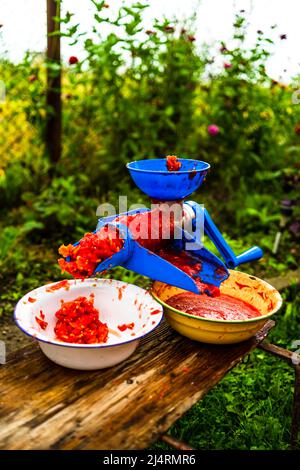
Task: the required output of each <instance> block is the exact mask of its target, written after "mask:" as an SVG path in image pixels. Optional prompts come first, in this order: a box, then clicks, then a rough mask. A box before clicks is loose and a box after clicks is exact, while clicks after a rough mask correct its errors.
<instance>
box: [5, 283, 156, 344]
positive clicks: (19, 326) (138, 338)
mask: <svg viewBox="0 0 300 470" xmlns="http://www.w3.org/2000/svg"><path fill="white" fill-rule="evenodd" d="M63 280H67V281H68V282H69V284H70V285H72V284H74V285H76V281H77V283H78V281H79V282H80V283H81V285H84V284H85V283H88V284H90V283H93V284H95V283H99V284H100V285H101V284H109V285H112V284H114V283H118V284H121V285H122V286H125V285H126V286H134V287H136V288H137V289H140V290H141V291H143V292H148V294H149V296H150V297H151V298H152V300H154V301H155V302H156V304H157V310H160V319H159V321H158V323H156V324H155V325H151V327H150V328H149V330H147V332H143V334H141V335H138V336H135V337H133V338H132V339H129V340H126V341H119V342H118V343H115V344H105V343H93V344H78V343H64V342H63V341H56V340H49V339H44V338H43V337H40V336H38V335H33V334H31V333H29V332H28V331H27V330H25V329H24V327H23V326H21V324H20V323H21V322H20V321H19V320H18V319H17V316H16V312H17V309H18V306H19V305H21V302H23V301H24V300H25V298H28V296H29V297H30V296H31V295H34V294H37V293H38V292H39V291H41V290H43V289H45V288H46V287H47V288H49V287H51V286H53V285H55V284H58V283H59V282H62V281H56V282H52V283H49V284H44V285H43V286H40V287H37V288H36V289H33V290H32V291H30V292H27V293H26V294H25V295H24V296H23V297H22V298H21V299H20V300H19V301H18V303H17V304H16V306H15V308H14V315H13V318H14V321H15V323H16V325H17V326H18V328H19V329H20V330H21V331H23V333H25V334H26V335H27V336H29V337H31V338H34V339H35V340H36V341H38V342H42V343H46V344H51V345H53V346H60V347H65V348H77V349H99V348H114V347H117V346H122V345H124V344H128V343H132V342H133V341H137V340H140V339H142V338H144V336H146V335H148V334H149V333H151V332H152V331H154V330H155V329H156V328H157V327H158V326H159V325H160V323H161V322H162V319H163V307H162V305H161V304H160V303H159V302H158V301H157V300H156V299H154V298H153V296H152V295H151V293H150V292H149V291H147V290H146V289H143V288H142V287H139V286H137V285H135V284H130V283H129V282H124V281H119V280H117V279H101V278H100V279H99V278H87V279H84V281H82V280H81V279H63Z"/></svg>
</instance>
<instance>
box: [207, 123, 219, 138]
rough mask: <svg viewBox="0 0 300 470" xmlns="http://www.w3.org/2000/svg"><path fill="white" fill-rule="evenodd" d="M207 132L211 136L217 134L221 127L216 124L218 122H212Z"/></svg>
mask: <svg viewBox="0 0 300 470" xmlns="http://www.w3.org/2000/svg"><path fill="white" fill-rule="evenodd" d="M207 132H208V133H209V134H210V135H211V136H213V137H214V136H215V135H217V134H219V132H220V129H219V127H218V126H217V125H216V124H210V125H209V126H207Z"/></svg>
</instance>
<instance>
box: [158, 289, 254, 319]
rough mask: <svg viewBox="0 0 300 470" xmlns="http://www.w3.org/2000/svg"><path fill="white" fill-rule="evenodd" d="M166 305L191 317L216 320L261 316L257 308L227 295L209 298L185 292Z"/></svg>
mask: <svg viewBox="0 0 300 470" xmlns="http://www.w3.org/2000/svg"><path fill="white" fill-rule="evenodd" d="M166 303H167V304H168V305H170V306H171V307H173V308H176V309H177V310H180V311H181V312H185V313H187V314H189V315H196V316H197V317H202V318H210V319H215V320H229V321H230V320H240V321H243V320H249V319H251V318H256V317H260V316H261V314H260V312H259V311H258V310H257V308H255V307H253V306H252V305H250V304H248V303H247V302H244V301H243V300H241V299H238V298H236V297H232V296H230V295H225V294H220V295H219V296H218V297H209V296H207V295H205V294H203V295H201V296H200V295H197V294H193V293H192V292H184V293H181V294H177V295H174V296H172V297H170V298H169V299H168V300H167V302H166Z"/></svg>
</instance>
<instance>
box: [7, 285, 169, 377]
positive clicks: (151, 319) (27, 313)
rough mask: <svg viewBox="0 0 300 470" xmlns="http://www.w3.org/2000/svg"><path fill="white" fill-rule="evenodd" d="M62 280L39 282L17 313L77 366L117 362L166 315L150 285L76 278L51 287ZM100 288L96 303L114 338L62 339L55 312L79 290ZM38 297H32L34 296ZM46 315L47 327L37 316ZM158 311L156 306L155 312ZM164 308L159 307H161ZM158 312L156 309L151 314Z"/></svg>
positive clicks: (56, 354)
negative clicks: (93, 341)
mask: <svg viewBox="0 0 300 470" xmlns="http://www.w3.org/2000/svg"><path fill="white" fill-rule="evenodd" d="M55 284H57V283H53V284H47V285H45V286H42V287H39V288H38V289H35V290H33V291H31V292H29V293H28V294H26V295H25V296H24V297H22V299H21V300H19V302H18V303H17V305H16V308H15V313H14V318H15V322H16V324H17V325H18V327H19V328H20V329H21V330H22V331H23V332H24V333H26V334H27V335H29V336H32V337H34V338H35V339H36V340H37V341H38V343H39V345H40V348H41V350H42V351H43V352H44V354H45V355H46V356H47V357H48V358H49V359H51V360H52V361H53V362H55V363H56V364H59V365H61V366H64V367H69V368H71V369H80V370H95V369H103V368H106V367H111V366H114V365H115V364H118V363H120V362H122V361H124V359H126V358H127V357H129V356H130V355H131V354H132V353H133V351H134V350H135V349H136V347H137V345H138V343H139V340H140V338H142V337H143V336H145V335H146V334H148V333H150V331H152V330H154V329H155V328H156V327H157V326H158V325H159V323H160V321H161V319H162V316H163V308H162V306H161V305H160V304H159V303H158V302H156V300H154V299H153V297H152V296H151V295H150V294H149V293H148V292H147V291H146V290H144V289H141V288H140V287H137V286H135V285H132V284H127V283H126V282H121V281H115V280H112V279H87V280H84V281H82V280H70V281H68V289H67V288H64V287H63V288H60V289H59V290H54V291H53V290H52V291H49V287H52V286H55ZM92 293H93V294H94V306H95V308H97V309H98V310H99V312H100V317H99V318H100V321H101V322H102V323H107V326H108V328H109V335H108V341H107V342H106V343H103V344H102V343H101V344H99V343H98V344H75V343H64V342H61V341H58V340H56V338H55V333H54V326H55V324H56V318H55V312H57V310H59V309H60V307H61V300H63V301H64V302H68V301H71V300H75V299H76V298H77V297H79V296H85V297H89V295H90V294H92ZM29 298H30V299H31V300H34V302H32V301H31V302H30V301H29V300H28V299H29ZM40 310H42V312H43V314H44V315H45V321H46V322H47V323H48V326H47V328H46V329H45V330H42V329H41V328H40V326H39V325H38V323H37V322H36V320H35V317H39V316H40ZM155 311H156V312H155ZM157 311H158V313H157ZM152 312H154V314H151V313H152ZM132 322H133V323H134V328H133V329H132V330H130V329H126V330H125V331H123V332H122V331H120V330H119V329H118V326H120V325H124V324H128V323H132Z"/></svg>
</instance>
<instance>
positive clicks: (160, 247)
mask: <svg viewBox="0 0 300 470" xmlns="http://www.w3.org/2000/svg"><path fill="white" fill-rule="evenodd" d="M168 158H169V157H167V159H168ZM172 158H173V163H174V158H175V159H176V162H175V163H176V165H177V166H176V165H175V166H174V165H172V167H171V170H170V167H169V168H168V160H166V159H165V158H159V159H148V160H140V161H134V162H131V163H128V164H127V165H126V166H127V169H128V170H129V173H130V176H131V178H132V179H133V181H134V183H135V184H136V185H137V187H138V188H139V189H140V190H141V191H143V192H144V193H145V194H147V196H148V197H149V198H150V199H151V200H152V202H154V206H152V209H137V210H133V211H129V212H125V213H122V214H119V215H117V216H115V215H114V216H109V217H104V218H101V219H99V221H98V225H97V228H96V230H95V232H93V233H94V234H95V235H97V236H99V240H100V241H102V239H104V232H105V231H106V232H107V233H108V236H109V247H110V248H111V249H110V250H108V251H107V253H108V254H109V255H107V257H105V256H104V255H102V254H101V256H98V258H97V248H95V246H93V247H92V246H91V252H90V254H91V256H92V255H93V253H94V258H93V262H94V263H95V262H96V265H95V269H93V274H96V273H100V272H103V271H107V270H109V269H111V268H113V267H116V266H122V267H124V268H126V269H130V270H132V271H135V272H136V273H138V274H141V275H144V276H148V277H150V278H151V279H153V280H157V281H161V282H165V283H168V284H171V285H174V286H176V287H180V288H182V289H185V290H188V291H191V292H195V293H208V294H212V295H213V294H214V288H218V287H219V286H220V284H221V283H222V282H223V281H224V280H225V279H227V278H228V276H229V272H228V269H227V268H230V269H234V268H235V267H237V266H238V265H240V264H242V263H246V262H249V261H254V260H257V259H259V258H261V257H262V255H263V252H262V250H261V249H260V248H259V247H257V246H253V247H252V248H250V249H248V250H246V251H245V252H243V253H241V254H240V255H235V254H234V252H233V250H232V249H231V248H230V246H229V245H228V243H227V242H226V241H225V239H224V238H223V236H222V234H221V232H220V231H219V230H218V228H217V227H216V225H215V223H214V222H213V220H212V218H211V217H210V215H209V212H208V211H207V210H206V209H205V208H204V206H202V205H200V204H198V203H196V202H194V201H190V200H186V199H187V198H188V197H189V196H190V195H191V194H192V193H193V192H194V191H196V190H197V189H198V188H199V187H200V186H201V184H202V183H203V181H204V179H205V177H206V174H207V172H208V170H209V168H210V165H209V164H208V163H206V162H203V161H199V160H188V159H177V157H172ZM173 168H176V169H173ZM153 207H154V209H153ZM174 208H175V209H176V211H177V214H176V216H174V212H175V209H174ZM178 208H179V210H178ZM167 229H168V230H167ZM112 233H114V234H115V237H116V238H117V239H118V240H120V239H122V245H121V247H120V245H118V246H117V245H116V246H117V248H116V249H115V251H114V250H113V249H112V246H113V239H112V235H111V234H112ZM203 233H205V234H206V235H207V236H208V237H209V239H210V240H211V241H212V242H213V243H214V245H215V246H216V248H217V250H218V251H219V253H220V255H221V257H222V258H223V261H222V260H221V259H220V258H219V257H218V256H216V255H215V254H213V253H212V252H210V251H209V250H208V249H207V248H205V247H204V246H203V243H202V236H201V235H202V234H203ZM90 235H91V234H90ZM83 240H84V238H83V239H82V240H80V241H79V242H78V243H77V244H75V245H74V246H73V247H72V250H71V251H69V253H70V255H71V256H68V251H66V250H65V251H64V252H61V253H63V255H64V256H65V257H66V260H65V261H67V263H68V262H75V261H76V260H77V259H78V258H80V259H79V260H78V264H79V263H80V266H84V262H85V260H84V259H82V258H83V257H82V255H80V256H79V255H78V256H77V254H78V253H79V252H77V251H76V250H78V248H80V244H81V243H82V244H83ZM99 240H98V241H97V243H98V244H97V246H99ZM100 244H101V243H100ZM69 246H70V247H71V245H69ZM65 248H67V247H65ZM92 251H93V253H92ZM100 252H101V250H100ZM71 253H72V254H71ZM101 253H102V252H101ZM76 256H77V258H76ZM74 260H75V261H74ZM95 260H96V261H95ZM63 261H64V260H63ZM65 261H64V263H65ZM98 261H99V263H98ZM76 262H77V261H76ZM67 263H65V264H64V269H65V270H67V271H68V269H67V267H66V266H67ZM69 272H70V271H69Z"/></svg>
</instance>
